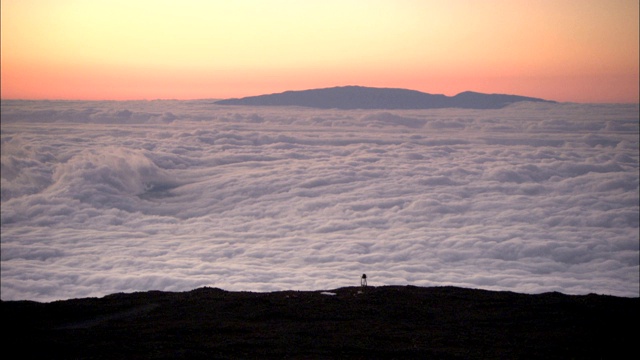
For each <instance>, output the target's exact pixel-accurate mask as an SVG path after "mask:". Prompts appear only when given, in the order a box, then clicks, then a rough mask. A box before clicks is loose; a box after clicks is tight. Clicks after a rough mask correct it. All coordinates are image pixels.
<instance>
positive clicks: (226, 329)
mask: <svg viewBox="0 0 640 360" xmlns="http://www.w3.org/2000/svg"><path fill="white" fill-rule="evenodd" d="M639 301H640V299H639V298H618V297H611V296H601V295H586V296H567V295H563V294H560V293H547V294H540V295H523V294H516V293H511V292H494V291H483V290H470V289H461V288H454V287H438V288H420V287H414V286H384V287H375V288H374V287H369V288H366V289H365V291H362V289H360V288H341V289H336V290H333V291H331V292H329V294H323V293H322V292H320V291H306V292H298V291H283V292H273V293H250V292H227V291H223V290H219V289H212V288H202V289H197V290H193V291H190V292H184V293H164V292H157V291H152V292H146V293H133V294H115V295H110V296H106V297H104V298H100V299H96V298H90V299H76V300H68V301H58V302H52V303H36V302H26V301H9V302H2V303H1V304H2V326H3V334H5V335H4V339H3V340H4V341H3V345H4V352H5V353H8V354H19V357H21V358H31V359H38V358H42V359H44V358H46V359H80V358H83V359H84V358H92V359H172V358H185V359H216V358H218V359H220V358H256V359H257V358H261V359H262V358H275V359H284V358H296V359H298V358H305V359H309V358H311V359H317V358H340V359H344V358H359V359H375V358H433V359H470V358H476V359H529V358H533V359H571V358H577V359H589V358H594V359H615V358H623V357H624V356H625V355H626V356H628V355H629V354H633V353H636V352H637V339H638V327H637V324H638V322H637V321H638V310H639V309H640V307H639V306H638V305H640V303H639ZM623 354H625V355H623Z"/></svg>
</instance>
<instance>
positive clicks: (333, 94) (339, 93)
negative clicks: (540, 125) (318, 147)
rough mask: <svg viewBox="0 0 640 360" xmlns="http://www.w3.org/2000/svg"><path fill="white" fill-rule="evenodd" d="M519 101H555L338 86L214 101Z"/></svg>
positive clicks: (471, 105) (493, 105)
mask: <svg viewBox="0 0 640 360" xmlns="http://www.w3.org/2000/svg"><path fill="white" fill-rule="evenodd" d="M520 101H534V102H550V103H553V102H555V101H549V100H544V99H538V98H533V97H526V96H519V95H505V94H482V93H477V92H472V91H466V92H463V93H460V94H458V95H455V96H446V95H441V94H436V95H434V94H428V93H424V92H420V91H416V90H407V89H394V88H372V87H363V86H340V87H332V88H325V89H312V90H301V91H285V92H283V93H277V94H268V95H258V96H249V97H244V98H240V99H225V100H219V101H217V102H216V104H220V105H245V106H304V107H311V108H320V109H439V108H465V109H500V108H503V107H505V106H507V105H510V104H513V103H515V102H520Z"/></svg>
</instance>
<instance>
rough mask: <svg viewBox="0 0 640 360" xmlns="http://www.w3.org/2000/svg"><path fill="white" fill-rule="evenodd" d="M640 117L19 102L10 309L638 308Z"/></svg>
mask: <svg viewBox="0 0 640 360" xmlns="http://www.w3.org/2000/svg"><path fill="white" fill-rule="evenodd" d="M638 114H639V108H638V105H595V104H534V103H520V104H515V105H511V106H509V107H507V108H504V109H500V110H460V109H439V110H393V111H376V110H367V111H365V110H316V109H306V108H295V107H288V108H276V107H274V108H268V107H235V106H223V105H216V104H214V102H213V101H206V100H200V101H172V100H163V101H131V102H74V101H7V100H3V101H2V114H1V115H2V125H1V126H2V139H1V142H2V169H1V174H2V187H1V297H2V300H23V299H28V300H36V301H53V300H58V299H69V298H79V297H94V296H104V295H107V294H111V293H117V292H134V291H146V290H162V291H186V290H191V289H194V288H198V287H202V286H210V287H219V288H222V289H226V290H234V291H237V290H248V291H275V290H289V289H293V290H320V289H335V288H338V287H343V286H356V285H359V284H360V276H361V275H362V274H363V273H366V274H367V278H368V282H369V285H370V286H381V285H404V284H412V285H418V286H442V285H454V286H461V287H468V288H482V289H489V290H508V291H515V292H523V293H540V292H549V291H559V292H562V293H566V294H587V293H598V294H610V295H616V296H629V297H636V296H639V295H640V285H639V275H638V274H639V220H638V218H639V167H638V157H639V145H638V141H639V133H638V131H639V119H638Z"/></svg>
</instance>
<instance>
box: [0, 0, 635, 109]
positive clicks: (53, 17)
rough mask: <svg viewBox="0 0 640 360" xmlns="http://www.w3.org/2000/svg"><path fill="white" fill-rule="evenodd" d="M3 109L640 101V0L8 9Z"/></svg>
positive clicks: (15, 2)
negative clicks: (262, 99) (361, 94)
mask: <svg viewBox="0 0 640 360" xmlns="http://www.w3.org/2000/svg"><path fill="white" fill-rule="evenodd" d="M1 6H2V9H1V10H2V11H1V14H2V22H1V25H2V33H1V34H2V43H1V44H2V53H1V54H2V68H1V70H2V88H1V90H2V93H1V96H2V98H3V99H16V98H19V99H87V100H101V99H113V100H125V99H158V98H161V99H167V98H170V99H202V98H227V97H242V96H250V95H258V94H264V93H274V92H281V91H285V90H301V89H311V88H319V87H330V86H341V85H363V86H375V87H398V88H409V89H415V90H420V91H424V92H428V93H439V94H446V95H455V94H456V93H459V92H462V91H466V90H473V91H480V92H487V93H511V94H519V95H526V96H535V97H541V98H546V99H552V100H557V101H569V102H634V103H637V102H638V97H639V90H638V88H639V86H638V83H639V71H638V67H639V65H638V63H639V56H638V54H639V47H638V43H639V37H638V33H639V27H638V14H639V8H638V1H637V0H600V1H596V0H582V1H576V0H540V1H519V0H486V1H468V0H452V1H429V0H394V1H382V0H379V1H376V0H339V1H332V0H325V1H314V0H311V1H285V0H274V1H257V0H255V1H249V0H246V1H245V0H239V1H197V0H182V1H152V0H148V1H136V0H111V1H102V0H95V1H84V2H83V1H71V0H56V1H54V0H29V1H24V0H3V1H2V3H1Z"/></svg>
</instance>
